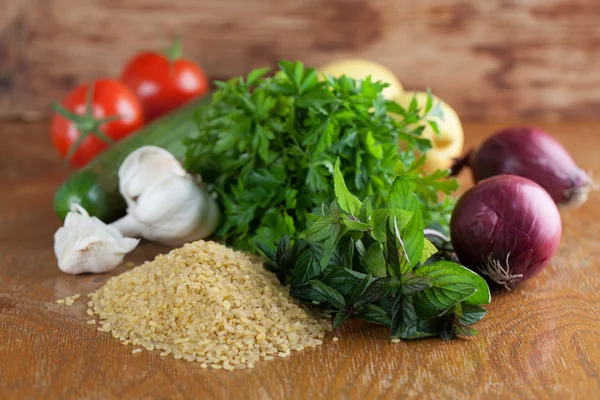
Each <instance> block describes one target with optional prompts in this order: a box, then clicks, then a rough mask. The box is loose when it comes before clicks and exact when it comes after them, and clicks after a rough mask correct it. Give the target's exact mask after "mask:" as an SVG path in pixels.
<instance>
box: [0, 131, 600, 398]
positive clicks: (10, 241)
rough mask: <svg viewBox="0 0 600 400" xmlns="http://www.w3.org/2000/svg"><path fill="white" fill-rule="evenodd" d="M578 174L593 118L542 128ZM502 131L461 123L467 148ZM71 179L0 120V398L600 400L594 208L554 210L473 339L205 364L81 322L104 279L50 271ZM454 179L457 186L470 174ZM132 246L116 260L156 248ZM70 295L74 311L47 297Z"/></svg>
mask: <svg viewBox="0 0 600 400" xmlns="http://www.w3.org/2000/svg"><path fill="white" fill-rule="evenodd" d="M539 125H540V126H541V127H544V128H546V129H548V130H549V131H550V132H552V133H555V134H556V136H557V137H558V138H559V140H561V141H562V142H563V143H565V145H566V147H567V148H568V149H569V150H570V151H571V152H572V154H574V157H575V158H576V159H577V160H578V162H579V164H580V165H581V166H582V167H584V168H589V169H592V170H596V171H598V170H600V156H599V155H598V149H600V135H598V130H599V129H600V123H582V122H578V123H562V124H539ZM500 126H502V125H501V124H494V123H467V124H465V130H466V133H467V136H468V142H470V143H473V142H477V141H479V140H480V139H481V138H482V137H483V136H484V135H486V134H489V133H491V132H493V131H494V130H495V129H497V128H499V127H500ZM67 174H68V170H67V168H66V167H65V166H64V165H62V164H61V163H60V162H59V160H58V158H57V156H56V155H55V153H54V150H53V149H52V148H51V144H50V141H49V139H48V136H47V127H46V126H45V125H44V124H16V123H15V124H9V123H4V124H0V188H1V191H0V193H1V195H0V398H2V399H21V398H29V399H87V398H90V399H129V398H134V399H137V398H144V399H146V398H148V399H178V398H197V399H238V398H248V399H254V398H260V399H318V398H328V399H333V398H347V399H371V398H390V399H396V398H436V399H438V398H540V399H545V398H548V399H592V398H600V263H599V261H598V260H599V259H600V239H599V236H598V233H599V231H600V207H598V200H599V197H600V196H599V194H598V193H593V194H592V196H591V198H590V200H589V201H588V203H586V204H585V205H584V206H583V207H582V208H580V209H577V210H571V211H564V212H562V217H563V224H564V228H563V241H562V244H561V247H560V250H559V254H558V255H557V257H556V258H555V259H554V260H553V262H552V263H551V265H550V266H548V267H547V268H546V269H545V270H544V271H543V272H542V273H541V274H540V275H538V276H537V277H535V278H534V279H533V280H531V281H529V282H526V283H524V284H522V285H521V286H520V287H518V288H517V289H515V290H513V291H511V292H503V293H494V295H493V302H492V304H491V305H490V306H489V307H488V310H489V312H488V315H487V316H486V317H485V318H484V319H483V321H481V322H480V323H478V324H477V325H476V327H477V329H478V330H479V332H480V334H479V336H476V337H474V338H470V339H459V340H452V341H448V342H444V341H442V340H439V339H428V340H421V341H411V342H403V343H399V344H391V343H390V342H389V341H388V340H387V337H388V332H387V330H386V329H385V328H382V327H377V326H367V325H365V324H360V323H346V324H344V325H343V326H342V327H341V328H340V329H339V330H337V331H336V333H335V334H336V336H338V337H339V338H340V340H339V341H338V342H337V343H336V342H333V341H332V340H330V339H331V336H328V337H327V340H326V341H325V343H324V345H323V346H320V347H318V348H317V349H308V350H305V351H302V352H299V353H295V354H293V355H292V356H291V357H289V358H285V359H278V360H275V361H264V362H260V363H258V364H257V365H256V368H255V369H253V370H244V371H236V372H226V371H222V370H218V371H216V370H204V369H202V368H200V365H197V364H195V363H188V362H185V361H182V360H175V359H173V358H161V357H160V356H159V355H158V352H147V351H144V352H142V353H140V354H135V355H133V354H131V350H132V347H130V346H124V345H122V344H120V343H119V341H118V340H116V339H114V338H113V337H112V336H111V335H108V334H105V333H100V332H97V331H96V329H95V327H94V326H90V325H87V324H86V321H87V320H88V319H89V316H88V315H86V313H85V311H86V300H85V294H87V293H89V292H90V291H93V290H95V289H97V288H98V287H100V286H101V285H102V284H103V283H104V282H105V281H106V280H107V279H108V278H109V277H110V276H111V275H113V274H118V273H119V272H122V271H124V270H126V268H125V267H120V268H119V269H117V270H116V271H113V273H112V274H105V275H87V276H70V275H66V274H63V273H61V272H60V271H59V270H58V268H57V266H56V260H55V257H54V253H53V250H52V243H53V234H54V231H55V230H56V229H57V228H58V226H59V221H58V220H57V219H56V217H55V216H54V214H53V211H52V206H51V199H52V195H53V192H54V190H55V189H56V187H57V186H58V185H59V183H60V182H61V180H62V179H63V178H64V177H65V176H66V175H67ZM464 178H465V177H463V178H462V179H461V181H462V182H466V184H468V182H469V180H468V179H464ZM165 250H166V249H165V248H161V247H158V246H155V245H151V244H143V245H142V246H141V247H140V248H138V249H136V251H135V252H133V253H132V254H130V255H129V256H128V257H127V258H126V261H133V262H136V263H139V262H142V261H144V260H147V259H149V258H151V257H152V256H153V255H155V254H157V253H158V252H161V251H165ZM76 293H80V294H81V295H82V299H80V300H78V301H77V302H75V304H74V305H73V306H71V307H68V306H65V305H60V304H57V303H56V302H55V300H56V299H59V298H64V297H66V296H70V295H73V294H76Z"/></svg>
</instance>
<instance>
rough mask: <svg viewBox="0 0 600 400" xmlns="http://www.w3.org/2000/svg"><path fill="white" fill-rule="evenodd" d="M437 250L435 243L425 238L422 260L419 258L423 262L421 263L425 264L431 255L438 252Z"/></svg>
mask: <svg viewBox="0 0 600 400" xmlns="http://www.w3.org/2000/svg"><path fill="white" fill-rule="evenodd" d="M437 251H438V250H437V248H436V247H435V245H434V244H433V243H431V242H430V241H429V240H427V239H424V240H423V252H422V253H421V260H419V261H420V262H421V264H423V263H424V262H425V261H427V260H428V259H429V257H431V256H432V255H434V254H435V253H437Z"/></svg>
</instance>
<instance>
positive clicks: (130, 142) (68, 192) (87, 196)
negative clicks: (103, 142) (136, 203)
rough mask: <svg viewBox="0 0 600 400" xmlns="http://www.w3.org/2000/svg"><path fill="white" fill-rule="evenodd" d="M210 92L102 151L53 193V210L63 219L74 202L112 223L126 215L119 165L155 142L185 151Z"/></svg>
mask: <svg viewBox="0 0 600 400" xmlns="http://www.w3.org/2000/svg"><path fill="white" fill-rule="evenodd" d="M211 98H212V96H211V94H208V95H206V96H204V97H202V98H201V99H199V100H197V101H194V102H192V103H190V104H188V105H185V106H183V107H181V108H178V109H176V110H174V111H172V112H170V113H168V114H167V115H165V116H164V117H161V118H159V119H157V120H155V121H153V122H152V123H150V124H148V125H146V126H144V127H143V128H142V129H140V130H139V131H137V132H135V133H134V134H132V135H130V136H128V137H126V138H125V139H123V140H120V141H119V142H117V143H115V144H114V145H113V146H111V147H110V148H109V149H107V150H106V151H104V152H102V153H100V154H99V155H98V156H97V157H96V158H95V159H94V160H92V161H91V162H90V163H89V164H88V165H86V166H85V167H84V168H82V169H80V170H78V171H76V172H74V173H73V174H72V175H71V176H69V177H68V178H67V179H66V180H65V181H64V182H63V183H62V185H61V186H60V187H59V188H58V190H57V191H56V194H55V195H54V211H55V212H56V215H58V217H59V218H60V219H61V220H64V219H65V217H66V215H67V213H68V212H69V210H70V209H71V204H72V203H77V204H80V205H81V206H82V207H83V208H85V210H86V211H87V212H88V213H89V214H90V215H93V216H95V217H98V218H99V219H101V220H102V221H104V222H107V223H108V222H112V221H114V220H116V219H117V218H119V217H121V216H123V215H124V214H125V207H126V206H125V200H124V199H123V197H122V196H121V194H120V193H119V177H118V172H119V167H120V166H121V164H122V163H123V161H124V160H125V158H126V157H127V156H128V155H129V154H130V153H131V152H133V151H134V150H136V149H138V148H140V147H142V146H146V145H154V146H159V147H162V148H164V149H166V150H168V151H169V152H171V154H173V155H174V156H175V157H177V158H180V159H181V158H182V157H183V156H184V154H185V146H184V144H183V139H185V138H187V137H190V136H191V135H193V134H194V133H195V132H197V130H196V126H195V124H194V113H195V112H196V111H197V110H198V108H199V107H201V106H203V105H206V104H208V103H210V101H211Z"/></svg>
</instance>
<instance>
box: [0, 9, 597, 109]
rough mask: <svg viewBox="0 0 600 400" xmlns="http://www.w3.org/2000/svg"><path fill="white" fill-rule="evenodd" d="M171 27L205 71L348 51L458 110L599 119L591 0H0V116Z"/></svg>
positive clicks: (157, 41)
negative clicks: (381, 65) (372, 62)
mask: <svg viewBox="0 0 600 400" xmlns="http://www.w3.org/2000/svg"><path fill="white" fill-rule="evenodd" d="M176 32H181V33H182V34H183V35H184V45H185V51H186V54H187V56H188V57H189V58H191V59H193V60H197V61H199V62H200V63H201V64H202V65H203V66H204V68H205V69H206V70H207V72H208V74H209V75H210V76H211V77H212V78H215V79H223V78H227V77H230V76H233V75H236V74H242V73H245V72H247V71H248V70H249V69H250V68H253V67H260V66H265V65H275V64H276V62H277V60H278V59H281V58H285V59H299V60H301V61H304V62H306V63H309V64H313V65H319V64H322V63H325V62H328V61H331V60H334V59H338V58H342V57H349V56H360V57H366V58H370V59H373V60H375V61H379V62H381V63H383V64H385V65H387V66H388V67H390V68H391V69H392V70H393V71H394V72H395V73H396V74H397V75H398V76H399V77H400V79H401V81H402V82H403V83H404V84H405V86H406V87H408V88H413V89H423V88H425V87H431V89H432V90H433V91H434V93H436V94H438V95H440V96H441V97H442V98H444V99H445V100H446V101H447V102H449V103H450V104H451V105H452V106H453V107H454V108H456V110H457V111H458V112H459V114H460V115H461V116H462V117H463V118H472V119H505V118H510V119H512V118H536V119H540V118H541V119H557V118H591V119H597V118H600V1H598V0H486V1H481V0H479V1H477V0H427V1H424V0H420V1H416V0H412V1H411V0H362V1H360V0H252V1H250V0H127V1H125V0H0V119H7V118H24V119H38V118H44V117H47V116H48V113H49V102H50V101H51V100H52V99H59V98H61V97H62V96H63V95H64V94H65V93H66V92H67V91H68V90H69V89H70V88H72V87H74V86H75V85H77V84H78V83H80V82H82V81H85V80H87V79H93V78H97V77H102V76H116V75H118V73H119V70H120V68H121V66H122V65H123V63H124V62H125V61H126V60H127V58H128V57H129V56H131V55H132V54H133V52H134V51H135V50H136V49H144V48H161V47H162V46H164V44H165V42H166V40H165V39H166V37H168V36H169V35H172V34H174V33H176Z"/></svg>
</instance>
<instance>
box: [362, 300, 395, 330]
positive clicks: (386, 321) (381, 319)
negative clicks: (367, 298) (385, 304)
mask: <svg viewBox="0 0 600 400" xmlns="http://www.w3.org/2000/svg"><path fill="white" fill-rule="evenodd" d="M358 318H360V319H362V320H363V321H367V322H370V323H372V324H378V325H385V326H389V325H390V324H391V321H392V320H391V318H390V316H389V315H388V314H387V313H386V312H385V310H383V309H382V308H381V307H378V306H376V305H375V304H367V305H366V306H365V307H364V308H361V309H360V310H359V311H358Z"/></svg>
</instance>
